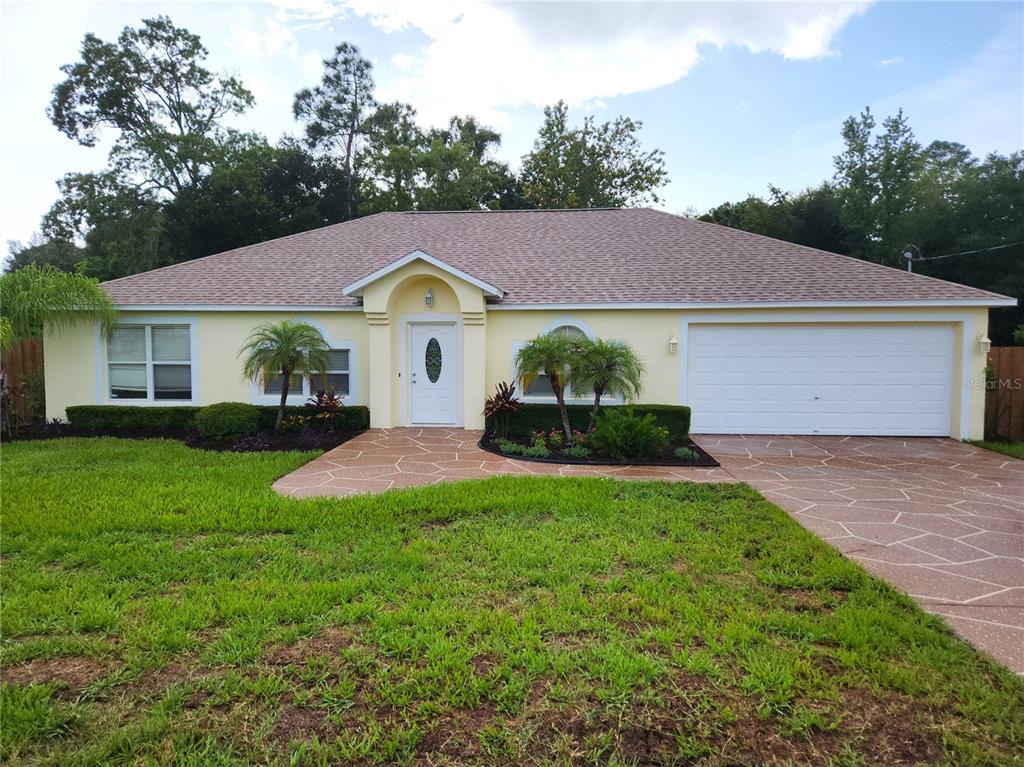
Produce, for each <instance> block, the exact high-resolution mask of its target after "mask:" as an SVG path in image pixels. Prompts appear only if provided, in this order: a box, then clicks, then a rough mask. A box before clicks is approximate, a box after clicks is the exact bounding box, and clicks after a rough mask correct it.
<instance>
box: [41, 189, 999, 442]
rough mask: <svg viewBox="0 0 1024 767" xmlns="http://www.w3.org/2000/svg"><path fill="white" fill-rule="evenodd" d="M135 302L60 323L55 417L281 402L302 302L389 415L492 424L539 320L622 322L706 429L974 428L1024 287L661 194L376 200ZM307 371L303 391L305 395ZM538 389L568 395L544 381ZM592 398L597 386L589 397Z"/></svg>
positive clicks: (51, 375) (969, 431) (173, 274)
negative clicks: (656, 198) (576, 204)
mask: <svg viewBox="0 0 1024 767" xmlns="http://www.w3.org/2000/svg"><path fill="white" fill-rule="evenodd" d="M104 287H105V288H106V289H107V291H108V292H109V293H110V295H111V296H112V297H113V298H114V301H115V302H116V304H117V305H118V307H119V308H120V310H121V312H122V314H121V316H122V320H121V324H120V325H118V326H117V327H116V328H115V329H114V331H113V332H112V333H111V334H109V336H108V337H103V336H102V335H101V333H100V332H99V330H98V328H97V327H95V326H93V325H92V324H86V323H84V322H83V323H80V324H78V325H76V326H73V327H71V328H69V329H68V328H66V329H64V330H63V331H61V332H60V333H48V334H47V335H46V339H45V357H46V371H47V376H46V377H47V415H48V416H50V417H62V416H63V415H64V409H65V408H66V407H67V406H69V405H75V404H122V403H123V404H125V405H143V406H145V405H174V404H193V405H194V404H198V405H203V404H209V403H213V402H222V401H242V402H252V403H257V404H275V403H276V402H277V401H278V398H279V396H280V388H279V387H280V385H281V382H280V381H279V380H278V381H270V382H269V383H268V384H267V385H266V386H263V385H260V384H257V383H254V382H252V381H249V380H246V379H245V378H243V376H242V373H241V369H242V367H241V361H240V359H239V356H238V355H239V350H240V349H241V347H242V345H243V343H244V341H245V339H246V337H247V336H248V335H249V334H250V333H251V332H252V330H253V329H254V328H255V327H256V326H258V325H260V324H262V323H266V322H268V321H271V320H279V319H282V318H285V317H291V318H301V319H304V320H307V321H309V322H311V323H313V324H314V325H316V326H317V327H318V328H320V329H321V331H322V332H323V335H324V337H325V338H326V339H327V341H328V342H329V344H330V346H331V348H332V349H333V350H334V351H333V353H332V354H331V366H330V371H329V376H330V384H331V385H332V386H333V387H335V389H336V390H337V391H338V392H339V393H340V394H342V395H343V396H344V398H345V401H346V402H348V403H353V404H364V405H368V406H369V408H370V413H371V421H372V425H373V426H377V427H393V426H407V425H408V426H415V425H442V424H443V425H454V426H464V427H467V428H477V429H478V428H481V427H482V426H483V416H482V414H481V411H482V409H483V404H484V399H485V397H486V396H487V395H488V393H489V392H491V391H493V389H494V386H495V384H497V383H498V382H499V381H506V380H512V379H513V358H514V356H515V353H516V350H517V349H518V348H519V346H520V345H521V344H523V343H524V342H525V341H527V340H528V339H530V338H532V337H534V336H536V335H537V334H539V333H544V332H546V331H551V330H556V329H563V330H564V332H571V333H582V334H585V335H587V336H591V337H593V336H600V337H613V338H622V339H624V340H626V341H628V342H629V343H630V344H632V345H633V347H634V348H635V349H636V351H637V352H638V353H639V355H640V356H641V357H642V359H643V361H644V363H645V364H646V368H647V372H646V377H645V379H644V382H643V394H642V398H641V401H643V402H645V403H668V404H687V405H690V406H692V408H693V431H694V432H695V433H744V434H779V433H781V434H878V435H927V436H953V437H957V438H963V439H966V438H977V437H981V436H982V429H983V417H984V396H985V395H984V386H983V381H984V367H985V363H986V354H985V352H986V351H987V338H986V330H987V327H988V310H989V307H994V306H1012V305H1014V304H1015V303H1016V302H1015V299H1012V298H1007V297H1006V296H1001V295H996V294H994V293H990V292H986V291H984V290H977V289H975V288H970V287H966V286H963V285H957V284H953V283H949V282H944V281H941V280H936V279H932V278H929V277H924V276H920V275H915V274H909V273H907V272H904V271H902V270H898V269H892V268H888V267H885V266H880V265H877V264H873V263H868V262H865V261H860V260H857V259H854V258H849V257H846V256H840V255H836V254H834V253H827V252H824V251H820V250H815V249H813V248H808V247H803V246H800V245H794V244H791V243H787V242H780V241H778V240H774V239H771V238H768V237H762V236H759V235H755V234H749V233H746V232H742V231H738V230H734V229H729V228H726V227H722V226H717V225H715V224H708V223H703V222H700V221H695V220H693V219H690V218H684V217H680V216H675V215H671V214H669V213H665V212H661V211H657V210H651V209H645V208H634V209H601V210H532V211H472V212H436V213H418V212H417V213H381V214H378V215H373V216H367V217H365V218H360V219H356V220H354V221H348V222H345V223H342V224H336V225H334V226H327V227H324V228H322V229H316V230H313V231H309V232H303V233H301V234H296V235H292V236H289V237H283V238H280V239H277V240H272V241H270V242H263V243H260V244H257V245H250V246H247V247H243V248H238V249H236V250H232V251H228V252H226V253H218V254H216V255H212V256H208V257H205V258H200V259H196V260H194V261H189V262H186V263H181V264H176V265H173V266H168V267H164V268H162V269H155V270H153V271H150V272H145V273H143V274H136V275H132V276H130V277H123V278H121V279H117V280H112V281H110V282H107V283H105V284H104ZM311 388H316V384H315V383H314V384H313V385H312V386H311V384H310V382H309V381H296V382H295V386H294V388H293V391H294V392H295V393H294V394H293V395H291V396H290V397H289V399H290V400H291V401H293V402H294V403H296V404H300V403H302V402H304V401H305V399H306V398H307V396H308V395H309V391H310V389H311ZM523 399H524V400H525V401H536V402H544V401H553V398H552V397H551V391H550V387H547V386H546V385H545V381H544V380H543V379H541V380H539V381H537V382H536V383H535V384H534V385H533V386H532V387H531V389H530V391H528V392H525V393H524V394H523ZM581 399H585V398H581Z"/></svg>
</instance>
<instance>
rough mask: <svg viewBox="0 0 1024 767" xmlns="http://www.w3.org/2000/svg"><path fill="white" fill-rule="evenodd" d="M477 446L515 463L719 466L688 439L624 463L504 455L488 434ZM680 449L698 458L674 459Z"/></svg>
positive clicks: (554, 453)
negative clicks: (653, 455) (646, 457)
mask: <svg viewBox="0 0 1024 767" xmlns="http://www.w3.org/2000/svg"><path fill="white" fill-rule="evenodd" d="M511 441H512V442H515V443H517V444H520V445H527V446H528V445H530V444H532V442H523V441H520V440H516V439H513V440H511ZM479 446H480V449H481V450H486V451H487V452H488V453H494V454H495V455H500V456H502V457H504V458H510V459H512V460H515V461H531V462H533V463H571V464H580V465H584V466H694V467H696V468H702V469H704V468H707V469H713V468H717V467H718V466H720V465H721V464H719V463H718V461H716V460H715V459H714V458H713V457H712V456H711V454H710V453H708V452H707V451H706V450H704V448H702V447H701V446H700V445H698V444H697V443H696V442H694V441H693V440H690V439H687V440H683V441H680V442H672V443H670V444H669V446H668V447H667V448H666V449H665V451H664V452H663V453H662V454H661V455H659V456H658V457H656V458H654V459H652V460H649V461H625V462H623V461H613V460H611V459H610V458H605V457H603V456H599V455H594V454H593V453H591V454H590V455H589V456H587V457H586V458H570V457H568V456H564V455H562V453H560V452H558V451H557V450H552V451H551V455H550V456H549V457H548V458H534V457H532V456H525V455H515V454H512V453H504V452H502V450H501V448H499V447H498V445H497V444H496V443H495V442H494V441H493V439H492V435H490V434H485V435H484V436H483V438H482V439H481V440H480V442H479ZM680 447H686V448H689V449H690V450H692V451H693V452H695V453H696V454H697V455H698V458H696V459H692V460H687V459H683V458H678V457H676V454H675V451H676V448H680Z"/></svg>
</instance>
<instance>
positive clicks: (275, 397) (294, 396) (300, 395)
mask: <svg viewBox="0 0 1024 767" xmlns="http://www.w3.org/2000/svg"><path fill="white" fill-rule="evenodd" d="M295 319H297V320H302V321H303V322H308V323H309V324H310V325H312V326H313V327H315V328H316V329H317V330H319V331H320V335H322V336H323V338H324V341H326V342H327V348H328V349H330V350H331V351H332V352H343V351H347V352H348V394H345V395H338V398H339V399H340V400H341V401H342V402H344V403H345V404H346V405H358V404H360V403H361V400H360V399H359V362H360V360H359V343H358V342H357V341H352V340H350V339H337V340H335V339H334V338H332V337H331V334H330V333H328V332H327V328H326V327H325V326H324V324H323V323H322V322H319V321H318V320H315V319H311V318H309V317H302V316H298V317H295ZM265 388H266V387H264V385H263V381H250V389H249V402H250V403H251V404H253V405H279V404H281V395H280V394H267V393H266V391H264V389H265ZM314 391H315V390H314ZM312 393H313V392H312V391H310V386H309V379H308V378H304V379H303V380H302V391H300V392H293V391H289V392H288V397H287V398H286V399H285V404H286V405H305V404H306V401H307V400H308V399H309V397H310V395H311V394H312Z"/></svg>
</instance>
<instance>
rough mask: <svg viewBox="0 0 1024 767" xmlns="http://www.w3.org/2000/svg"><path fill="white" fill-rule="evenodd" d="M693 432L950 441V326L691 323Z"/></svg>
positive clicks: (689, 381) (689, 367)
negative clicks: (913, 437)
mask: <svg viewBox="0 0 1024 767" xmlns="http://www.w3.org/2000/svg"><path fill="white" fill-rule="evenodd" d="M687 371H688V374H687V384H686V385H687V395H688V398H687V401H688V404H689V405H690V406H691V407H692V408H693V431H694V432H696V433H699V434H715V433H719V434H890V435H901V436H910V435H922V436H924V435H927V436H948V435H949V434H950V430H951V427H952V407H953V328H952V327H951V326H948V325H945V326H907V325H888V326H881V325H880V326H861V327H840V326H779V325H703V326H701V325H691V326H690V331H689V339H688V344H687Z"/></svg>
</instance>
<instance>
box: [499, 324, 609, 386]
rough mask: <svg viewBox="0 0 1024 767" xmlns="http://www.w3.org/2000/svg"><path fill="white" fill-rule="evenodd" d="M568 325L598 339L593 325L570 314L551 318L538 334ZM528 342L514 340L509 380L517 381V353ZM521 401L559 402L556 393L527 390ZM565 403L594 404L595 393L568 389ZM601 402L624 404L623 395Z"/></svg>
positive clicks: (593, 339)
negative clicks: (585, 394)
mask: <svg viewBox="0 0 1024 767" xmlns="http://www.w3.org/2000/svg"><path fill="white" fill-rule="evenodd" d="M566 326H569V327H573V328H576V329H577V330H579V331H580V332H581V333H582V334H583V335H585V336H586V337H587V338H589V339H590V340H591V341H596V340H597V334H596V333H595V332H594V329H593V328H592V327H590V325H588V324H587V323H586V322H584V321H583V320H580V319H577V318H575V317H568V316H566V317H557V318H556V319H553V320H551V322H549V323H548V324H547V325H545V326H544V328H543V329H542V330H541V331H540V333H538V334H537V335H544V334H545V333H550V332H551V331H552V330H557V329H558V328H564V327H566ZM526 343H527V342H526V341H513V342H512V365H511V374H510V376H509V380H510V381H516V355H517V354H518V353H519V350H520V349H521V348H522V347H523V346H524V345H525V344H526ZM516 385H517V386H518V382H517V384H516ZM519 401H520V402H524V403H526V404H542V405H552V404H557V403H558V398H557V397H555V396H554V395H550V394H527V393H526V392H525V391H522V392H520V393H519ZM565 404H566V405H588V406H592V405H593V404H594V397H593V395H591V396H589V397H587V396H578V395H576V394H574V393H573V392H572V391H566V392H565ZM601 404H607V405H621V404H622V398H621V397H601Z"/></svg>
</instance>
